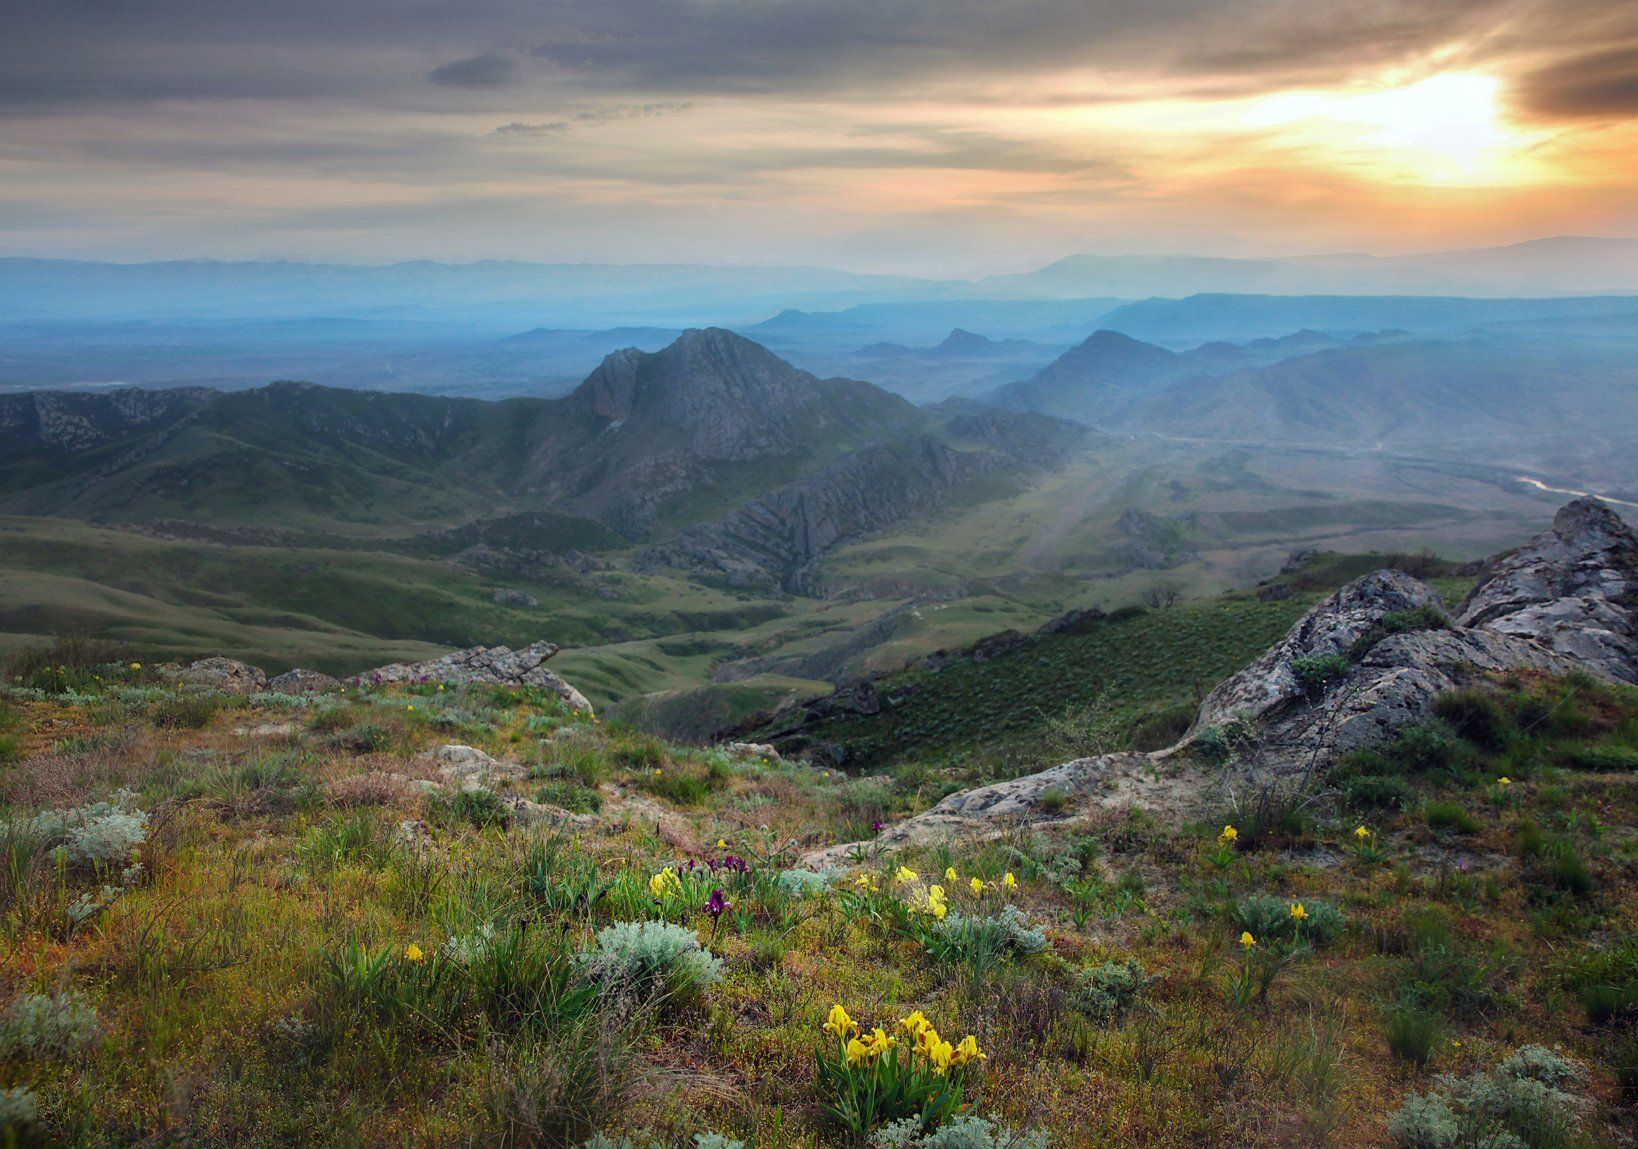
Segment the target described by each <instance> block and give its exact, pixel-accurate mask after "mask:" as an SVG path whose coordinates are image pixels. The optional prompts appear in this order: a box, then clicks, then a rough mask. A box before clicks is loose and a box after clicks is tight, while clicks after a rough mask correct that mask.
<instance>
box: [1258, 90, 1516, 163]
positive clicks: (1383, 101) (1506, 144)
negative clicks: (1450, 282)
mask: <svg viewBox="0 0 1638 1149" xmlns="http://www.w3.org/2000/svg"><path fill="white" fill-rule="evenodd" d="M1504 96H1505V88H1504V85H1503V83H1502V81H1501V80H1500V79H1499V78H1497V77H1495V76H1491V75H1487V74H1485V73H1482V72H1447V73H1443V74H1440V75H1436V76H1430V77H1428V78H1426V79H1424V80H1419V81H1417V82H1415V83H1412V84H1406V85H1403V86H1399V87H1383V88H1377V89H1372V90H1367V91H1342V92H1326V91H1294V92H1282V93H1279V94H1277V95H1270V96H1264V97H1260V98H1257V99H1255V100H1252V101H1249V102H1248V103H1247V105H1246V106H1245V108H1244V110H1243V117H1242V122H1243V124H1244V125H1245V126H1246V127H1249V128H1256V129H1263V130H1269V129H1272V130H1274V131H1276V132H1277V133H1278V134H1279V135H1280V136H1282V137H1285V138H1286V139H1287V140H1289V141H1291V142H1296V143H1299V144H1301V145H1302V146H1304V147H1305V149H1306V150H1308V151H1310V152H1311V153H1313V154H1314V156H1315V158H1317V159H1321V160H1323V161H1326V162H1329V163H1330V164H1333V165H1336V166H1340V167H1345V168H1349V169H1354V170H1362V171H1363V172H1364V173H1366V174H1370V175H1372V176H1374V177H1376V178H1378V179H1383V180H1387V181H1393V182H1416V183H1424V184H1433V185H1450V186H1474V185H1487V184H1507V183H1517V182H1526V181H1527V180H1528V178H1529V177H1530V175H1531V172H1532V167H1533V165H1532V161H1531V158H1530V155H1529V151H1530V148H1531V146H1532V145H1533V144H1534V143H1536V142H1537V140H1536V137H1535V136H1534V135H1532V134H1531V133H1529V132H1526V131H1525V130H1523V129H1522V128H1520V127H1518V126H1516V125H1514V124H1512V123H1510V122H1509V121H1508V119H1507V117H1506V115H1505V113H1504V110H1503V109H1504Z"/></svg>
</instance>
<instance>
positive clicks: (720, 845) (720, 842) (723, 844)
mask: <svg viewBox="0 0 1638 1149" xmlns="http://www.w3.org/2000/svg"><path fill="white" fill-rule="evenodd" d="M727 848H728V842H727V840H726V839H723V838H718V839H717V849H719V850H726V849H727Z"/></svg>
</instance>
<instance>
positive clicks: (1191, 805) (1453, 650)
mask: <svg viewBox="0 0 1638 1149" xmlns="http://www.w3.org/2000/svg"><path fill="white" fill-rule="evenodd" d="M1516 670H1536V671H1543V672H1546V673H1550V674H1567V673H1570V672H1572V671H1582V672H1584V673H1590V674H1593V675H1596V676H1598V677H1600V678H1603V679H1605V680H1607V681H1610V682H1618V683H1630V684H1638V535H1635V534H1634V533H1633V530H1632V528H1631V527H1629V526H1628V525H1627V524H1626V523H1625V522H1624V521H1623V520H1622V519H1621V517H1620V516H1619V515H1617V514H1616V513H1615V512H1614V511H1612V510H1610V509H1609V508H1608V507H1607V506H1605V505H1604V504H1602V503H1599V502H1597V501H1596V500H1593V499H1578V500H1577V501H1575V502H1573V503H1570V504H1568V505H1567V506H1565V507H1563V508H1562V509H1561V510H1560V511H1559V512H1558V514H1557V515H1556V516H1555V517H1554V519H1553V526H1552V529H1551V530H1548V531H1545V532H1543V533H1542V534H1540V535H1538V536H1536V537H1535V538H1534V539H1532V540H1530V542H1528V543H1526V544H1525V545H1524V546H1522V547H1519V548H1517V549H1516V550H1512V551H1507V552H1504V553H1502V554H1500V555H1496V556H1494V557H1493V558H1491V559H1489V560H1488V561H1487V562H1486V563H1485V564H1484V566H1483V568H1482V571H1481V575H1480V581H1479V584H1478V585H1477V586H1476V587H1475V588H1474V589H1473V591H1472V592H1471V593H1470V594H1469V595H1468V597H1467V598H1466V600H1465V601H1464V602H1463V603H1462V604H1461V605H1460V606H1459V607H1458V608H1457V609H1456V610H1455V611H1454V612H1451V611H1449V610H1447V608H1446V606H1445V604H1444V603H1443V602H1442V601H1441V600H1440V598H1439V595H1438V594H1437V593H1436V592H1435V591H1434V590H1433V588H1432V587H1429V586H1428V585H1427V584H1425V583H1423V582H1420V581H1419V580H1417V579H1414V578H1412V577H1411V576H1409V575H1407V574H1405V573H1403V572H1401V571H1395V570H1379V571H1375V572H1373V573H1371V574H1368V575H1365V576H1364V577H1362V578H1359V579H1356V580H1355V581H1354V582H1351V583H1349V584H1348V585H1347V586H1345V587H1343V588H1342V589H1341V590H1339V591H1337V592H1336V593H1335V594H1334V595H1332V596H1331V597H1330V598H1328V599H1326V600H1325V601H1324V602H1321V603H1319V604H1318V605H1317V606H1315V607H1314V608H1313V609H1312V610H1310V611H1309V612H1308V613H1307V614H1305V615H1304V616H1303V617H1302V618H1301V619H1300V620H1299V621H1298V622H1297V624H1296V625H1295V626H1293V627H1292V628H1291V630H1290V631H1289V632H1287V634H1286V636H1285V638H1284V639H1282V640H1281V641H1280V642H1279V643H1277V644H1276V645H1275V646H1274V647H1272V648H1271V649H1270V650H1269V651H1268V652H1267V653H1266V654H1264V655H1263V656H1262V657H1261V658H1259V659H1258V660H1257V661H1256V662H1254V663H1252V664H1251V665H1250V666H1248V667H1246V668H1245V669H1244V670H1242V671H1240V672H1239V673H1238V674H1236V675H1234V676H1233V677H1232V678H1229V679H1228V680H1227V681H1225V682H1223V683H1222V684H1221V685H1219V686H1218V687H1217V688H1216V689H1215V690H1213V691H1212V692H1211V693H1210V694H1209V695H1207V696H1206V698H1205V700H1204V702H1203V703H1202V704H1201V707H1200V712H1199V714H1198V715H1197V716H1196V719H1195V721H1194V724H1193V725H1192V726H1191V727H1190V729H1189V732H1188V733H1187V734H1186V735H1185V736H1184V737H1183V739H1182V740H1181V741H1179V742H1178V743H1177V744H1176V745H1175V746H1172V747H1170V748H1168V749H1166V750H1161V751H1157V752H1155V753H1151V754H1139V753H1127V754H1107V755H1102V756H1100V757H1096V758H1082V759H1078V760H1076V761H1073V762H1066V763H1064V764H1062V765H1060V766H1054V767H1053V768H1051V769H1050V770H1044V771H1042V772H1040V773H1038V774H1031V775H1027V776H1025V777H1022V778H1015V779H1012V780H1010V781H1007V782H998V783H996V784H994V785H991V786H984V787H981V788H979V789H976V790H964V791H962V792H960V793H957V794H952V795H950V796H949V797H947V798H945V799H944V800H943V801H942V802H940V803H938V804H937V805H936V806H934V807H932V808H931V809H929V810H927V811H925V812H924V813H922V814H919V815H917V816H916V817H914V818H909V819H907V820H905V821H903V822H900V823H897V824H896V825H893V826H890V827H888V828H887V829H885V830H883V831H882V832H881V833H880V834H878V835H877V836H876V837H875V838H872V839H868V840H866V841H861V842H851V843H845V844H842V845H838V846H832V847H829V848H827V849H824V850H817V851H814V852H812V853H810V854H808V855H806V856H804V858H803V859H802V861H803V863H804V864H805V865H808V866H812V867H815V868H822V867H825V866H836V865H845V864H846V863H847V862H848V861H849V860H851V859H854V858H858V857H860V856H863V855H866V854H870V853H877V852H882V851H887V850H893V849H898V848H901V847H904V846H910V845H916V844H921V843H925V842H930V841H937V840H940V839H943V838H946V837H950V836H953V835H959V836H965V837H973V836H979V837H982V836H986V835H994V834H997V833H1000V832H1002V830H1003V829H1010V828H1015V827H1017V826H1019V825H1028V824H1030V823H1031V822H1044V821H1048V820H1052V821H1060V820H1062V819H1063V818H1064V817H1077V816H1080V817H1084V816H1086V815H1088V814H1091V813H1093V812H1095V811H1096V810H1098V809H1100V808H1104V809H1107V808H1112V807H1120V806H1128V805H1134V806H1139V807H1145V808H1149V809H1156V810H1167V811H1171V812H1172V813H1173V814H1174V815H1175V814H1183V815H1187V814H1188V813H1190V812H1194V811H1198V810H1199V809H1200V808H1201V807H1202V806H1203V805H1204V799H1205V797H1206V796H1207V795H1208V794H1209V793H1221V792H1223V791H1225V790H1232V789H1234V788H1236V787H1239V788H1241V789H1242V790H1244V789H1249V788H1254V787H1261V786H1267V785H1270V784H1273V785H1282V784H1283V785H1291V784H1297V783H1300V782H1301V781H1304V780H1306V779H1307V778H1308V777H1310V776H1312V775H1314V774H1316V773H1319V772H1321V771H1323V770H1324V769H1325V768H1326V767H1328V766H1329V765H1330V764H1331V763H1332V762H1334V761H1335V760H1336V759H1337V758H1338V757H1339V756H1340V755H1342V754H1345V753H1347V752H1349V751H1351V750H1356V749H1362V748H1366V747H1370V746H1375V745H1380V744H1382V743H1384V742H1386V741H1388V740H1389V739H1390V738H1391V737H1392V736H1393V735H1395V734H1397V733H1398V732H1399V731H1400V730H1402V729H1404V728H1406V727H1408V726H1412V725H1415V724H1416V723H1419V722H1424V721H1426V720H1427V719H1428V718H1430V717H1431V716H1432V714H1433V705H1434V702H1435V700H1436V699H1437V698H1438V697H1439V696H1440V695H1441V694H1445V693H1447V692H1449V691H1451V690H1455V689H1458V688H1460V687H1462V686H1464V685H1466V684H1468V683H1470V682H1472V681H1474V680H1475V679H1476V678H1479V677H1481V676H1483V675H1485V674H1488V673H1492V672H1500V671H1516ZM1225 741H1227V742H1229V743H1232V744H1234V745H1236V746H1238V747H1242V748H1245V749H1246V752H1245V753H1242V754H1240V755H1237V760H1236V761H1235V762H1234V763H1233V764H1231V765H1230V766H1229V767H1226V768H1208V767H1207V766H1205V765H1202V764H1200V763H1199V760H1200V759H1202V758H1205V757H1209V756H1207V755H1199V754H1196V753H1193V751H1196V750H1198V749H1200V748H1201V743H1202V742H1210V743H1212V744H1213V746H1214V747H1215V746H1220V745H1222V744H1223V743H1224V742H1225ZM1043 799H1046V800H1045V801H1044V800H1043ZM1049 808H1050V810H1049Z"/></svg>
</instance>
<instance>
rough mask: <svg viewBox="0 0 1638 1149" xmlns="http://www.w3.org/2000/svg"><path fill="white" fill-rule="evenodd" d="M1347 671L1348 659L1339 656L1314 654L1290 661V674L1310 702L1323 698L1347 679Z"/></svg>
mask: <svg viewBox="0 0 1638 1149" xmlns="http://www.w3.org/2000/svg"><path fill="white" fill-rule="evenodd" d="M1348 670H1349V663H1348V658H1347V656H1346V655H1341V654H1316V655H1313V656H1312V657H1309V658H1294V659H1292V660H1291V673H1292V674H1293V675H1295V676H1296V679H1297V685H1298V686H1300V687H1302V691H1303V693H1304V694H1306V695H1307V696H1308V698H1309V700H1310V701H1318V700H1319V699H1321V698H1323V697H1324V696H1325V694H1326V692H1327V691H1329V690H1330V689H1331V687H1333V686H1335V685H1336V684H1337V683H1339V682H1341V681H1342V680H1343V679H1344V678H1346V677H1348Z"/></svg>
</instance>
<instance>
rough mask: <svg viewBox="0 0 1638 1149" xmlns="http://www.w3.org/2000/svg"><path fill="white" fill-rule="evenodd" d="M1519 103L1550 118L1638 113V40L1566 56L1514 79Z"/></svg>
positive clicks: (1534, 112)
mask: <svg viewBox="0 0 1638 1149" xmlns="http://www.w3.org/2000/svg"><path fill="white" fill-rule="evenodd" d="M1517 95H1518V101H1519V104H1520V106H1521V107H1522V108H1523V109H1524V110H1525V111H1527V112H1530V113H1532V114H1534V115H1538V116H1546V117H1552V118H1566V119H1569V118H1597V119H1625V118H1627V117H1632V116H1638V39H1634V40H1632V41H1631V42H1629V43H1626V44H1622V45H1618V46H1616V47H1612V48H1606V49H1603V50H1600V51H1595V52H1584V53H1577V54H1574V55H1569V56H1566V57H1565V58H1563V59H1561V60H1558V61H1557V62H1555V63H1553V64H1550V65H1548V66H1547V67H1545V68H1539V69H1537V70H1535V71H1533V72H1527V73H1525V75H1524V76H1522V77H1521V78H1520V80H1519V82H1518V86H1517Z"/></svg>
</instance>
